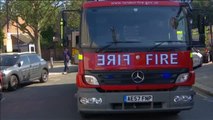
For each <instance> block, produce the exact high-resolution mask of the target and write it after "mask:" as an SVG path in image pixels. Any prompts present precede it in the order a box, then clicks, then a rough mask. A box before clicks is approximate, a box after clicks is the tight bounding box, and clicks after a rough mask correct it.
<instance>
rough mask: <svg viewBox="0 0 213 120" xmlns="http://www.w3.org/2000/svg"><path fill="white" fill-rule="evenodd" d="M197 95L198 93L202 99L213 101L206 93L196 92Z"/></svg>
mask: <svg viewBox="0 0 213 120" xmlns="http://www.w3.org/2000/svg"><path fill="white" fill-rule="evenodd" d="M197 95H199V96H200V97H201V98H202V100H204V101H207V102H213V98H212V97H208V95H203V94H202V93H199V92H197Z"/></svg>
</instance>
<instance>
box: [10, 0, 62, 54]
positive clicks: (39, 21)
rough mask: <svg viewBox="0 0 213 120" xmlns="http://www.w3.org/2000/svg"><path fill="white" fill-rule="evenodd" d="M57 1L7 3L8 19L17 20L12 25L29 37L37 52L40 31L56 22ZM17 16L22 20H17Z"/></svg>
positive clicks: (17, 0) (38, 50) (21, 0)
mask: <svg viewBox="0 0 213 120" xmlns="http://www.w3.org/2000/svg"><path fill="white" fill-rule="evenodd" d="M58 3H59V2H56V1H54V0H44V1H43V0H29V1H27V0H24V1H23V0H12V1H10V2H9V4H8V6H9V10H10V11H9V16H10V19H11V20H12V21H14V22H18V25H16V24H13V25H14V26H16V27H18V28H19V29H20V30H21V31H23V32H24V33H26V34H28V35H29V36H30V37H31V39H32V40H33V42H34V44H35V46H36V52H37V53H38V54H41V47H40V32H41V30H42V29H43V28H45V27H47V26H49V25H51V24H53V23H55V22H56V20H57V19H56V17H57V14H58V7H57V5H58ZM18 17H20V18H21V19H22V20H23V21H24V22H21V21H17V18H18Z"/></svg>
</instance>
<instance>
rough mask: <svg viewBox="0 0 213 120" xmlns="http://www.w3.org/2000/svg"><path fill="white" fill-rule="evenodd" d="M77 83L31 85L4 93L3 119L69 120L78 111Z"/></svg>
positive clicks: (2, 103) (2, 104)
mask: <svg viewBox="0 0 213 120" xmlns="http://www.w3.org/2000/svg"><path fill="white" fill-rule="evenodd" d="M76 91H77V90H76V86H75V84H70V83H69V84H56V85H49V84H45V85H43V86H41V84H40V86H30V87H24V88H22V89H18V90H17V91H13V92H6V93H5V94H4V98H5V100H3V101H2V102H1V113H2V114H1V118H2V119H3V120H67V119H69V118H72V117H73V116H75V118H76V119H78V118H79V117H78V116H76V114H78V113H77V101H76V98H75V93H76ZM14 106H15V107H14Z"/></svg>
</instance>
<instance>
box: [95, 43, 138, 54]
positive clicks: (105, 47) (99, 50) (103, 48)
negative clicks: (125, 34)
mask: <svg viewBox="0 0 213 120" xmlns="http://www.w3.org/2000/svg"><path fill="white" fill-rule="evenodd" d="M117 43H141V41H116V42H109V44H108V45H106V46H103V47H101V48H99V49H97V51H96V52H98V53H99V52H101V51H103V50H105V49H107V48H109V47H111V46H112V45H116V44H117Z"/></svg>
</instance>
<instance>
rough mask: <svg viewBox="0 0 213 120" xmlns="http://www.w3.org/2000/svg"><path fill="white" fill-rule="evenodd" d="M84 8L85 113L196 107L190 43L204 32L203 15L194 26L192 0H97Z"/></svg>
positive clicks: (81, 86)
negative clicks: (193, 31)
mask: <svg viewBox="0 0 213 120" xmlns="http://www.w3.org/2000/svg"><path fill="white" fill-rule="evenodd" d="M82 8H83V11H82V17H81V29H80V41H79V43H80V45H79V47H80V49H79V56H78V58H79V69H78V73H77V76H76V84H77V87H78V92H77V100H78V109H79V112H80V113H81V114H82V115H87V114H91V113H106V112H121V113H123V112H146V111H167V112H173V113H178V112H180V111H181V110H187V109H191V108H192V107H193V96H194V95H195V92H194V91H193V89H192V85H193V84H194V82H195V73H194V71H193V66H192V65H193V64H192V55H191V48H192V47H193V46H195V45H197V44H200V45H201V44H204V38H205V37H204V18H203V17H202V15H199V16H198V17H196V19H197V20H198V22H197V23H196V25H197V26H196V27H194V25H195V24H194V23H195V21H193V18H194V17H193V11H192V8H191V5H190V1H189V2H177V1H171V0H168V1H144V0H135V1H130V0H129V1H128V0H100V1H97V0H96V1H87V2H85V3H84V4H83V7H82ZM193 28H198V31H199V35H200V37H199V38H200V39H199V40H198V41H193V39H192V32H191V30H192V29H193Z"/></svg>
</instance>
